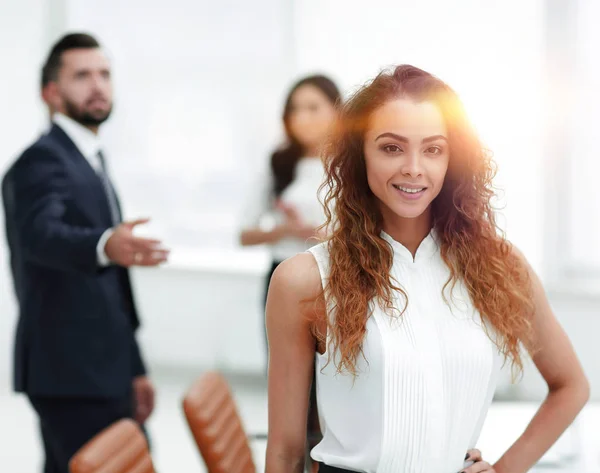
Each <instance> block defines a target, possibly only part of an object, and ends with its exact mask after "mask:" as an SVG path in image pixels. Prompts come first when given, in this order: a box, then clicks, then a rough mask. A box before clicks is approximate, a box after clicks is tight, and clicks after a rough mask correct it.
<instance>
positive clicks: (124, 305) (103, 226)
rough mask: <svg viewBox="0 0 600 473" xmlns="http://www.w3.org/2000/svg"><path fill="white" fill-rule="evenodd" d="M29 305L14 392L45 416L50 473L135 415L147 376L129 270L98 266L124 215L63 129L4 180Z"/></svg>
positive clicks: (23, 313)
mask: <svg viewBox="0 0 600 473" xmlns="http://www.w3.org/2000/svg"><path fill="white" fill-rule="evenodd" d="M2 198H3V203H4V210H5V217H6V235H7V239H8V246H9V249H10V256H11V260H10V263H11V270H12V275H13V279H14V289H15V292H16V295H17V299H18V304H19V321H18V325H17V333H16V342H15V353H14V387H15V390H16V391H17V392H23V393H26V394H27V396H28V397H29V399H30V400H31V402H32V404H33V406H34V408H35V409H36V411H37V412H38V414H39V417H40V424H41V429H42V436H43V439H44V443H45V449H46V456H47V465H46V471H47V472H48V473H50V472H52V473H54V472H60V473H63V472H65V473H66V471H67V470H66V469H65V468H66V462H68V459H69V458H70V456H71V455H72V454H73V453H75V451H76V450H77V449H78V448H79V447H80V446H81V445H83V443H85V442H86V441H87V440H89V438H90V437H91V436H93V435H94V434H95V433H96V432H98V431H99V430H101V429H102V428H104V427H106V426H107V425H109V424H110V423H112V422H114V421H115V420H118V419H119V418H122V417H131V416H132V415H133V402H132V379H133V378H134V377H135V376H138V375H142V374H144V373H145V368H144V364H143V362H142V358H141V356H140V351H139V348H138V345H137V342H136V339H135V330H136V329H137V327H138V326H139V320H138V315H137V312H136V308H135V303H134V300H133V296H132V291H131V285H130V280H129V274H128V271H127V270H126V269H125V268H122V267H119V266H116V265H111V266H107V267H102V266H100V265H99V264H98V260H97V251H96V247H97V244H98V240H99V239H100V237H101V235H102V234H103V233H104V232H105V231H106V230H107V229H108V228H110V227H112V226H113V223H114V222H113V220H114V217H112V216H111V209H110V205H109V200H108V198H107V193H106V191H105V189H104V187H103V184H102V180H101V179H100V178H99V177H98V175H97V174H96V172H95V171H94V169H93V168H92V167H91V166H90V164H89V163H88V161H87V160H86V159H85V157H84V156H83V155H82V154H81V153H80V152H79V150H78V149H77V147H76V146H75V144H74V143H73V142H72V141H71V139H70V138H69V137H68V136H67V134H66V133H65V132H64V131H63V130H62V129H61V128H60V127H59V126H57V125H54V126H53V127H52V128H51V130H50V131H49V133H48V134H46V135H44V136H42V137H41V138H40V139H39V140H38V141H36V142H35V143H34V144H33V145H32V146H31V147H29V148H28V149H27V150H26V151H25V152H24V153H23V154H22V155H21V156H20V157H19V158H18V160H17V161H16V162H15V163H14V164H13V166H12V167H11V168H10V169H9V170H8V172H7V173H6V175H5V176H4V179H3V181H2Z"/></svg>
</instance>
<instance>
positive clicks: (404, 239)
mask: <svg viewBox="0 0 600 473" xmlns="http://www.w3.org/2000/svg"><path fill="white" fill-rule="evenodd" d="M386 210H387V211H384V212H383V231H384V232H386V233H387V234H388V235H389V236H391V237H392V238H393V239H394V240H396V241H397V242H398V243H400V244H402V246H404V247H405V248H406V249H408V251H410V252H411V254H412V255H413V257H414V256H415V254H416V253H417V249H418V248H419V245H420V244H421V242H422V241H423V240H424V239H425V237H426V236H427V235H428V234H429V232H430V231H431V227H432V218H431V208H428V209H427V210H426V211H425V212H423V213H422V214H421V215H419V216H418V217H415V218H404V217H399V216H398V215H396V214H394V213H393V212H392V211H391V210H389V209H386Z"/></svg>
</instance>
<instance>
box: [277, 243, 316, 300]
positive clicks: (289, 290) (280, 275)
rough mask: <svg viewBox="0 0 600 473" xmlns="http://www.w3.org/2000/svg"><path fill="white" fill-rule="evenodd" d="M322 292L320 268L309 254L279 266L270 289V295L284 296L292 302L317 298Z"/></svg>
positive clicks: (298, 256) (293, 258) (288, 260)
mask: <svg viewBox="0 0 600 473" xmlns="http://www.w3.org/2000/svg"><path fill="white" fill-rule="evenodd" d="M321 291H322V286H321V274H320V272H319V267H318V265H317V262H316V260H315V258H314V256H313V255H312V254H310V253H308V252H306V253H300V254H297V255H296V256H293V257H291V258H289V259H287V260H285V261H284V262H283V263H281V264H280V265H279V266H277V268H276V269H275V272H274V273H273V276H272V278H271V284H270V287H269V293H274V294H276V295H283V296H285V298H286V299H288V300H289V301H290V302H291V301H293V300H297V301H301V300H305V299H309V298H310V299H313V298H316V297H317V296H319V294H321Z"/></svg>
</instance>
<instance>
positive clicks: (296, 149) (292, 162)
mask: <svg viewBox="0 0 600 473" xmlns="http://www.w3.org/2000/svg"><path fill="white" fill-rule="evenodd" d="M339 100H340V92H339V90H338V88H337V86H336V85H335V83H334V82H333V81H332V80H331V79H329V78H327V77H325V76H322V75H316V76H309V77H305V78H303V79H301V80H300V81H298V82H297V83H296V84H295V85H294V86H293V87H292V89H291V90H290V92H289V94H288V96H287V99H286V102H285V107H284V110H283V124H284V127H285V133H286V142H285V144H284V145H283V146H282V147H280V148H279V149H278V150H276V151H275V152H274V153H273V155H272V156H271V161H270V168H269V171H268V173H267V175H266V176H262V180H261V181H260V182H259V183H258V186H257V187H256V188H253V189H252V196H251V198H250V201H249V205H248V206H247V208H246V211H245V213H244V216H243V218H244V222H243V230H242V232H241V235H240V241H241V244H242V245H244V246H250V245H263V244H268V245H269V247H270V250H271V255H272V260H273V261H272V265H271V268H270V270H269V273H268V274H267V278H266V284H265V300H266V291H267V289H268V286H269V281H270V279H271V274H273V271H274V270H275V268H276V267H277V266H278V265H279V263H281V262H282V261H283V260H285V259H287V258H289V257H291V256H294V255H296V254H298V253H301V252H303V251H306V249H307V248H309V247H310V246H312V245H314V244H315V243H317V241H318V234H317V230H316V229H317V227H318V226H320V225H321V224H322V223H323V222H324V221H325V214H324V212H323V208H322V205H321V202H320V201H319V199H318V196H317V193H318V190H319V186H320V185H321V184H322V183H323V179H324V176H325V173H324V168H323V163H322V160H321V158H320V151H321V147H322V145H323V142H324V140H325V138H326V137H327V133H328V131H329V129H330V126H331V124H332V122H333V119H334V118H335V113H336V106H337V103H338V101H339ZM265 217H267V219H268V217H272V219H271V222H269V223H268V224H267V225H264V224H263V225H261V220H262V219H264V218H265Z"/></svg>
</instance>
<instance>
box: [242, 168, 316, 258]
mask: <svg viewBox="0 0 600 473" xmlns="http://www.w3.org/2000/svg"><path fill="white" fill-rule="evenodd" d="M324 177H325V169H324V167H323V162H322V161H321V159H320V158H312V157H311V158H302V159H300V160H299V161H298V163H297V165H296V173H295V178H294V180H293V181H292V182H291V183H290V185H289V186H288V187H286V188H285V189H284V191H283V192H282V194H281V196H280V199H281V201H282V202H284V203H287V204H289V205H292V206H294V207H295V208H296V210H297V211H298V213H299V214H300V216H301V218H302V219H303V220H304V222H305V223H307V224H309V225H313V226H315V227H318V226H319V225H321V224H322V223H324V221H325V214H324V212H323V207H322V205H321V202H320V201H319V197H318V195H317V193H318V191H319V186H320V185H321V184H322V182H323V179H324ZM273 185H274V178H273V173H272V171H271V168H270V166H269V168H268V169H267V170H266V172H263V173H262V175H261V176H259V178H258V180H257V182H256V184H255V185H253V186H252V188H251V189H250V190H251V193H252V194H251V196H250V199H249V201H248V204H247V205H246V208H245V209H244V214H243V216H242V222H241V224H242V228H243V229H248V228H256V227H259V228H261V229H262V230H265V231H268V230H270V229H272V228H274V227H275V226H277V225H279V224H281V223H283V222H284V220H285V216H284V215H283V214H282V212H280V211H278V210H276V209H275V208H274V203H275V199H274V195H273ZM315 243H316V241H314V240H309V241H303V240H300V239H297V238H284V239H282V240H280V241H278V242H275V243H272V244H270V245H269V247H270V250H271V255H272V257H273V259H274V260H276V261H283V260H285V259H287V258H290V257H292V256H294V255H296V254H298V253H302V252H304V251H306V250H307V249H308V248H310V247H311V246H313V245H314V244H315Z"/></svg>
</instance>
